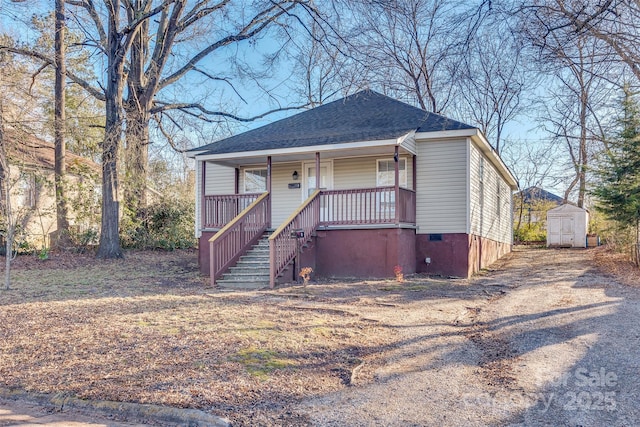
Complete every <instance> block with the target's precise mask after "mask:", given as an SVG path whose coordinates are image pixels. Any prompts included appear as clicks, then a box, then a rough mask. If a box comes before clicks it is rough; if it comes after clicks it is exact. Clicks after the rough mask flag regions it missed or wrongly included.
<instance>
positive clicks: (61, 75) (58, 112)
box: [53, 0, 69, 243]
mask: <svg viewBox="0 0 640 427" xmlns="http://www.w3.org/2000/svg"><path fill="white" fill-rule="evenodd" d="M55 3H56V10H55V62H56V72H55V89H54V91H55V95H54V100H55V102H54V104H55V111H54V119H53V127H54V140H55V165H54V170H55V178H54V180H55V189H56V223H57V231H56V234H57V240H58V243H62V242H65V241H68V239H69V208H68V206H67V205H68V201H67V193H66V189H65V185H66V170H67V166H66V162H65V155H66V145H65V144H66V140H65V130H66V126H65V120H66V116H65V105H66V98H65V85H66V83H67V70H66V64H65V40H64V36H65V7H64V0H56V2H55Z"/></svg>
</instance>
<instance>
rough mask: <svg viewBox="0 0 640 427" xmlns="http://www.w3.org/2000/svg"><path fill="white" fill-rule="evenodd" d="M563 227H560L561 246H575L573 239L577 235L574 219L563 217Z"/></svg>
mask: <svg viewBox="0 0 640 427" xmlns="http://www.w3.org/2000/svg"><path fill="white" fill-rule="evenodd" d="M560 220H561V221H562V225H561V227H560V244H561V245H562V246H573V237H574V235H575V227H574V222H573V217H572V216H569V217H566V216H565V217H561V218H560Z"/></svg>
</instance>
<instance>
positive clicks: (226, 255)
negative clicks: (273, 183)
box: [209, 193, 271, 286]
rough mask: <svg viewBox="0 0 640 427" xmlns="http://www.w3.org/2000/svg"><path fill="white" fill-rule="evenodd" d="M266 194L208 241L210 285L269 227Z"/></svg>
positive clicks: (267, 195) (267, 197)
mask: <svg viewBox="0 0 640 427" xmlns="http://www.w3.org/2000/svg"><path fill="white" fill-rule="evenodd" d="M270 219H271V212H269V193H263V194H262V195H260V196H259V197H258V198H257V199H256V200H254V201H253V202H252V203H251V204H250V205H249V206H247V208H246V209H244V210H243V211H242V212H241V213H240V215H238V216H236V217H235V218H234V219H232V220H231V222H229V223H228V224H227V225H225V226H224V227H223V228H222V229H221V230H220V231H218V232H217V233H216V234H214V235H213V237H212V238H211V239H209V263H210V272H211V273H210V274H211V285H212V286H213V285H215V283H216V280H217V279H219V278H220V276H222V273H224V272H225V271H226V270H227V268H229V267H230V266H231V265H233V264H234V263H235V262H236V261H237V260H238V258H240V256H241V255H242V254H243V253H245V252H246V251H247V250H248V249H249V247H251V245H253V244H255V243H256V242H257V241H258V240H259V239H260V236H262V234H263V233H264V232H265V230H266V229H267V228H268V227H269V221H270Z"/></svg>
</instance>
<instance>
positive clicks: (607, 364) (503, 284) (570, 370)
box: [292, 249, 640, 426]
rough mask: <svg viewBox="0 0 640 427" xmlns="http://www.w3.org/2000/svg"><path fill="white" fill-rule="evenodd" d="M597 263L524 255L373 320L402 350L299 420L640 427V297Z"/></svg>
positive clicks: (582, 257) (573, 254)
mask: <svg viewBox="0 0 640 427" xmlns="http://www.w3.org/2000/svg"><path fill="white" fill-rule="evenodd" d="M591 259H592V257H591V255H590V251H585V250H531V249H528V250H521V251H518V252H516V253H515V254H512V255H509V256H507V257H506V258H505V259H503V260H501V261H500V262H498V263H497V264H496V265H494V266H493V267H492V270H491V271H489V272H487V273H486V274H485V275H482V276H479V277H476V278H474V279H472V280H470V281H468V282H467V281H464V282H463V283H461V286H468V288H469V292H468V293H466V294H456V295H455V296H451V297H448V296H446V295H442V296H441V297H436V298H433V297H430V298H428V299H424V300H416V301H409V302H407V303H406V304H398V305H397V306H396V307H395V309H394V310H389V307H385V308H386V309H380V310H378V311H375V310H373V311H371V312H369V313H368V315H369V316H370V317H371V318H372V319H374V320H376V321H379V322H381V323H384V324H387V325H391V326H393V327H394V328H395V330H396V331H397V334H398V336H399V337H400V338H401V339H399V345H397V346H394V348H393V349H390V350H385V351H384V352H382V351H381V354H382V353H384V356H383V357H382V358H381V361H380V362H379V363H376V364H372V365H365V366H362V367H361V370H360V371H359V372H354V376H353V380H354V381H353V385H352V386H350V387H347V388H345V389H343V390H341V391H338V392H336V393H334V394H331V395H325V396H322V397H319V398H314V399H310V400H307V401H304V402H302V403H301V404H300V405H299V406H297V407H296V408H294V410H295V411H296V412H299V413H302V414H306V415H307V416H308V417H309V418H308V419H309V420H310V421H311V422H312V423H313V424H314V425H335V426H343V425H352V426H358V425H361V426H372V425H381V426H383V425H384V426H390V425H397V426H400V425H401V426H410V425H420V426H423V425H456V426H458V425H536V426H539V425H554V426H557V425H567V426H604V425H607V426H630V425H638V423H640V390H639V389H640V387H639V384H640V370H639V368H640V354H639V352H638V350H639V342H640V325H639V323H640V322H639V321H640V304H639V301H638V300H639V296H640V288H637V287H630V286H625V285H622V284H620V283H618V282H616V281H615V280H614V279H613V278H611V277H609V276H607V275H605V274H603V273H600V272H599V271H598V270H597V269H595V268H594V267H593V266H592V265H591ZM359 378H362V383H359ZM366 379H369V380H368V381H367V380H366ZM292 409H293V408H292Z"/></svg>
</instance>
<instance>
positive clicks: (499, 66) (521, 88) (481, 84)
mask: <svg viewBox="0 0 640 427" xmlns="http://www.w3.org/2000/svg"><path fill="white" fill-rule="evenodd" d="M496 34H500V37H496ZM527 62H528V61H527V60H526V54H525V51H524V47H523V46H522V43H521V41H520V40H519V39H518V37H517V36H516V35H514V34H513V33H512V31H511V29H510V28H509V26H508V25H507V24H506V17H504V16H503V15H502V16H496V18H495V19H493V20H492V22H491V24H489V25H486V26H484V27H483V28H482V29H481V30H480V32H479V34H478V35H477V36H476V37H475V38H473V39H472V40H471V41H470V42H469V49H468V51H467V53H466V54H465V55H464V56H463V66H462V67H461V72H460V76H459V79H458V87H459V90H458V93H457V94H458V97H457V98H458V99H457V100H456V101H457V102H456V105H457V108H456V109H455V111H454V115H455V116H456V117H460V118H461V119H462V120H466V121H468V122H469V123H474V124H475V125H477V126H478V127H479V128H480V130H482V132H483V133H484V134H485V135H487V137H488V138H489V140H490V141H492V142H493V144H494V147H495V149H496V151H497V152H498V153H500V152H501V150H502V141H503V137H504V136H503V133H504V128H505V126H506V125H507V123H509V122H510V121H511V120H513V119H514V118H515V117H516V116H517V115H518V114H520V113H521V112H522V109H523V106H524V105H525V103H524V102H523V98H524V97H525V93H526V91H527V90H528V89H530V88H532V87H534V84H535V81H536V78H535V75H534V73H532V72H531V70H530V69H527V65H526V64H527Z"/></svg>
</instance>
